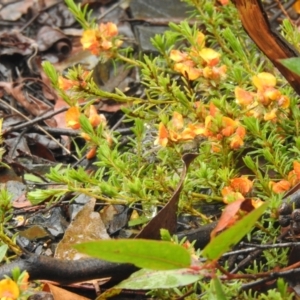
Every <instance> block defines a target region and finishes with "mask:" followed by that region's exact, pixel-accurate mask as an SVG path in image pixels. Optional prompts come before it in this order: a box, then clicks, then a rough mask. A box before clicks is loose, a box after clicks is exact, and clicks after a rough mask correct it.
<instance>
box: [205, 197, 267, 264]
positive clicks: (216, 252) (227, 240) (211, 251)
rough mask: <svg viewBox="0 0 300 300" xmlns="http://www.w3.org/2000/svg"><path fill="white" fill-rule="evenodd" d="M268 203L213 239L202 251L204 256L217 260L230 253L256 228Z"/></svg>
mask: <svg viewBox="0 0 300 300" xmlns="http://www.w3.org/2000/svg"><path fill="white" fill-rule="evenodd" d="M267 207H268V203H264V204H263V205H261V206H260V207H259V208H257V209H256V210H254V211H252V212H251V213H249V214H248V215H247V216H246V217H244V218H243V219H242V220H240V221H238V222H236V224H235V225H234V226H232V227H230V228H229V229H227V230H225V231H224V232H222V233H220V234H219V235H218V236H217V237H215V238H214V239H212V240H211V241H210V243H209V244H208V245H207V246H206V247H205V248H204V250H203V251H202V255H203V256H204V257H207V258H208V259H210V260H217V259H218V258H219V257H220V256H221V255H222V254H223V253H225V252H226V251H228V250H229V249H230V248H231V247H232V246H233V245H235V244H236V243H238V242H239V241H240V240H241V239H242V238H243V236H245V235H246V234H247V233H248V232H249V231H250V230H251V228H252V227H253V226H254V224H255V222H256V221H257V220H258V218H259V217H260V216H261V215H262V214H263V213H264V211H265V210H266V208H267Z"/></svg>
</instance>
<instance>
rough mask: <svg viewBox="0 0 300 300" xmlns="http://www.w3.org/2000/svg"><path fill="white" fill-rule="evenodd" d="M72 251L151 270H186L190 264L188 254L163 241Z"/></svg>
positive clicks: (111, 243) (101, 243)
mask: <svg viewBox="0 0 300 300" xmlns="http://www.w3.org/2000/svg"><path fill="white" fill-rule="evenodd" d="M74 248H75V249H77V250H78V251H80V252H83V253H85V254H88V255H90V256H93V257H96V258H99V259H104V260H108V261H112V262H119V263H131V264H134V265H136V266H137V267H139V268H145V269H152V270H172V269H180V268H187V267H189V266H190V264H191V256H190V254H189V252H188V250H186V249H185V248H183V247H182V246H180V245H176V244H172V243H170V242H165V241H153V240H143V239H137V240H128V239H125V240H121V239H120V240H102V241H97V242H87V243H82V244H78V245H74Z"/></svg>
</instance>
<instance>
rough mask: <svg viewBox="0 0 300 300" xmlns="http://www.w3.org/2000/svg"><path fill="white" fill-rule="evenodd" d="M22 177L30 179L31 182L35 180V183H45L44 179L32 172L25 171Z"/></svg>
mask: <svg viewBox="0 0 300 300" xmlns="http://www.w3.org/2000/svg"><path fill="white" fill-rule="evenodd" d="M24 179H25V180H26V181H32V182H37V183H45V181H43V180H42V179H41V178H40V177H38V176H36V175H33V174H29V173H26V174H24Z"/></svg>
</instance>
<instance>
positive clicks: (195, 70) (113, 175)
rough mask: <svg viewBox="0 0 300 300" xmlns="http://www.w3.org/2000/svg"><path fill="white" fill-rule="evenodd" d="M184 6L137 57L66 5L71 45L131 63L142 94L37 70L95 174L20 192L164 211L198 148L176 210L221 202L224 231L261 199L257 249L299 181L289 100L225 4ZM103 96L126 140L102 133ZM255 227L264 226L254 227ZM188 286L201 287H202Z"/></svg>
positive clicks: (75, 173) (65, 174)
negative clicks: (76, 30)
mask: <svg viewBox="0 0 300 300" xmlns="http://www.w3.org/2000/svg"><path fill="white" fill-rule="evenodd" d="M68 1H69V0H68ZM186 2H187V3H189V4H190V5H191V6H192V7H193V9H194V13H193V15H194V17H195V18H196V20H198V23H197V24H196V25H195V26H190V25H189V24H188V22H186V21H184V22H181V23H180V24H173V23H170V30H169V31H167V32H165V33H164V34H163V35H156V36H155V37H154V38H153V39H152V43H153V45H154V46H155V48H156V49H157V55H155V56H152V55H147V54H144V55H143V57H142V58H141V59H137V58H136V57H135V53H134V52H133V51H132V50H131V49H129V48H123V47H124V45H123V44H122V37H119V36H118V31H117V27H116V26H115V25H114V24H112V23H104V24H103V23H100V24H96V25H95V26H88V25H89V24H88V22H87V21H84V20H82V19H80V18H79V16H80V14H79V12H78V11H76V8H73V12H75V14H76V13H77V14H78V15H77V19H80V20H81V23H82V24H84V25H85V31H84V33H83V37H82V39H81V42H82V46H83V48H84V49H88V50H89V51H91V53H93V54H95V55H99V59H101V61H102V60H103V59H104V60H107V59H113V60H115V61H118V63H123V64H124V65H126V66H130V67H137V68H138V69H139V71H140V75H141V79H142V88H143V89H144V95H145V97H144V98H139V97H138V96H134V95H133V96H132V95H130V96H129V93H128V94H126V93H125V92H123V91H119V90H116V91H115V92H107V91H104V90H102V89H100V88H99V87H97V86H96V85H95V83H94V82H93V79H92V72H90V71H86V70H83V69H82V67H76V68H73V69H71V70H69V72H68V74H67V75H66V76H65V77H61V76H59V75H58V74H57V73H56V71H55V70H54V67H53V66H51V65H50V64H49V63H46V64H45V65H44V68H45V71H46V72H47V74H48V75H49V77H50V78H51V81H52V83H53V85H54V86H55V87H56V88H57V90H58V92H59V93H60V95H61V96H62V98H63V99H64V100H65V101H66V102H67V103H68V104H69V105H70V109H69V110H68V112H67V114H66V123H67V124H68V126H69V127H70V128H73V129H78V130H80V135H81V137H83V138H84V139H85V141H86V142H87V146H88V147H90V149H91V150H90V151H91V153H88V154H86V148H87V147H84V149H83V150H81V151H80V155H82V154H85V155H87V157H88V158H91V157H93V155H96V156H97V161H96V163H95V165H96V167H97V171H96V172H95V173H94V174H92V175H90V174H89V175H87V174H86V172H85V171H84V170H83V169H82V168H79V169H78V170H73V169H69V168H67V169H63V168H62V167H56V168H53V169H52V170H51V172H50V173H49V174H48V178H49V179H50V180H51V181H54V182H56V183H59V184H62V186H64V188H61V189H59V188H58V189H55V190H47V191H43V190H36V191H33V192H31V193H30V194H29V197H30V199H31V200H32V202H34V203H38V202H40V201H43V200H45V199H48V198H49V197H52V198H53V199H54V200H55V199H56V198H57V199H58V197H60V196H61V195H63V194H64V193H66V192H67V190H70V191H72V192H73V193H76V192H77V193H85V194H87V195H89V196H93V197H95V198H96V199H99V200H101V201H105V202H106V203H110V204H116V203H117V204H120V203H121V204H127V205H133V204H134V203H136V202H139V203H141V204H142V206H143V208H144V214H145V216H148V215H147V213H148V211H149V208H153V207H155V208H156V206H157V205H165V203H166V202H167V201H169V200H170V198H171V197H172V195H173V192H174V190H175V189H176V187H177V184H178V180H179V174H180V170H181V169H182V162H181V158H182V155H183V154H184V153H186V152H198V153H199V155H198V157H197V159H195V160H194V161H193V163H192V164H191V166H190V169H189V173H188V175H187V177H186V180H185V185H184V188H183V191H182V193H181V195H180V201H179V208H178V209H179V213H182V212H184V213H187V214H193V215H196V216H201V218H202V220H205V221H206V222H209V221H210V217H208V216H205V215H204V214H202V212H201V211H199V210H198V208H199V207H203V202H205V204H206V205H209V203H210V202H218V203H221V204H223V205H226V206H225V208H224V212H225V217H224V218H223V220H224V219H226V217H227V216H226V213H228V214H230V213H231V215H230V218H227V219H230V222H226V221H224V222H223V224H222V226H220V227H221V230H224V229H226V227H229V225H230V226H232V225H233V224H234V223H235V222H236V220H237V219H239V218H240V217H241V216H244V215H246V214H248V213H249V211H251V210H253V209H254V210H255V208H257V207H261V204H262V203H263V202H264V201H267V202H268V203H269V213H268V217H263V219H262V220H261V222H258V224H259V228H258V229H257V231H256V232H255V234H256V237H257V238H258V239H259V241H260V242H261V243H269V242H270V240H271V241H273V240H274V239H275V238H276V237H277V232H276V231H275V230H272V229H273V228H275V227H276V219H275V218H274V217H273V216H275V215H276V211H277V208H278V206H279V205H280V203H281V201H280V200H281V198H282V196H283V192H285V191H287V190H288V189H289V188H291V187H293V186H295V185H296V184H297V183H299V182H300V176H299V174H298V173H299V165H300V163H299V162H298V160H297V158H296V157H297V156H299V155H300V127H299V120H300V112H299V109H298V103H299V99H298V97H297V96H296V95H295V93H294V92H293V91H292V89H291V88H290V87H289V86H288V85H286V82H285V81H284V79H283V78H281V77H280V76H279V75H278V73H276V71H275V70H274V69H273V68H272V66H270V65H269V64H268V63H267V62H265V61H262V62H261V63H260V64H258V62H257V61H258V60H257V56H258V55H257V48H256V47H255V46H254V45H253V44H252V43H251V41H250V40H249V38H248V37H247V35H246V34H245V32H243V30H242V26H241V24H240V22H239V20H238V17H237V13H236V10H235V9H234V7H233V6H232V5H231V4H228V5H227V1H219V2H220V3H221V4H223V5H220V4H216V3H215V1H205V0H197V1H194V0H186ZM199 28H201V31H200V29H199ZM203 28H205V30H203ZM203 32H205V35H204V34H203ZM295 44H296V42H295ZM264 70H268V72H264ZM275 74H276V75H275ZM103 100H114V101H116V102H118V103H120V104H122V103H123V104H126V105H124V106H123V107H122V111H123V112H124V115H125V122H124V124H125V125H126V124H127V122H128V123H129V122H130V124H131V125H130V126H131V127H130V129H131V131H132V135H131V136H129V137H126V139H124V137H122V136H120V134H119V133H117V132H113V131H111V130H110V129H108V126H107V125H106V120H105V118H104V117H103V116H102V115H101V114H99V113H98V112H97V111H96V109H95V107H94V106H93V105H94V103H95V102H96V101H103ZM84 101H87V103H85V102H84ZM83 102H84V105H85V106H83V107H82V105H83V104H82V103H83ZM81 107H82V108H81ZM124 145H125V146H124ZM65 186H67V187H68V188H67V189H66V188H65ZM235 203H237V204H238V205H235ZM249 203H251V205H250V206H251V209H250V210H244V209H242V204H245V205H246V206H247V205H248V204H249ZM248 206H249V205H248ZM232 207H234V211H233V212H232V211H231V212H230V210H231V208H232ZM147 209H148V211H147ZM241 211H242V213H240V212H241ZM222 216H224V214H223V215H222ZM266 223H267V224H268V225H267V229H264V230H261V228H263V227H264V224H266ZM215 236H216V234H214V235H213V238H215ZM276 255H277V257H278V256H280V255H281V254H278V253H276ZM273 257H274V256H272V255H270V256H266V257H264V259H263V260H262V261H263V262H261V261H260V262H259V263H257V264H256V266H257V269H259V270H264V271H265V270H266V269H274V268H277V267H278V265H279V264H282V265H284V263H285V262H286V257H284V255H282V256H280V259H276V260H274V259H273ZM265 262H266V263H265ZM215 275H216V274H214V276H215ZM199 284H200V285H201V288H202V289H203V290H204V291H206V292H208V291H210V287H208V285H207V283H206V281H205V280H204V281H203V282H201V283H199ZM240 285H241V282H239V283H237V284H235V285H232V286H230V285H227V284H225V283H224V284H223V283H222V288H223V289H224V290H225V291H226V290H230V291H231V292H232V291H234V293H235V295H238V294H239V296H240V293H241V289H240ZM239 296H237V297H235V298H238V297H239ZM241 297H242V296H241ZM241 297H240V298H241ZM169 298H170V297H169ZM169 298H166V299H169ZM244 298H245V299H249V298H250V299H251V297H248V298H247V297H244ZM244 298H241V299H244ZM254 298H255V297H254ZM254 298H253V297H252V299H254ZM276 299H277V298H276Z"/></svg>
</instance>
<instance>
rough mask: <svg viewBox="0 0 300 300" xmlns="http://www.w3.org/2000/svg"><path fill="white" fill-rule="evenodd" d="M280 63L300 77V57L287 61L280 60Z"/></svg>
mask: <svg viewBox="0 0 300 300" xmlns="http://www.w3.org/2000/svg"><path fill="white" fill-rule="evenodd" d="M279 61H280V63H281V64H283V65H284V66H285V67H286V68H288V69H289V70H291V71H292V72H294V73H296V74H297V75H300V57H292V58H286V59H279Z"/></svg>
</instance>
